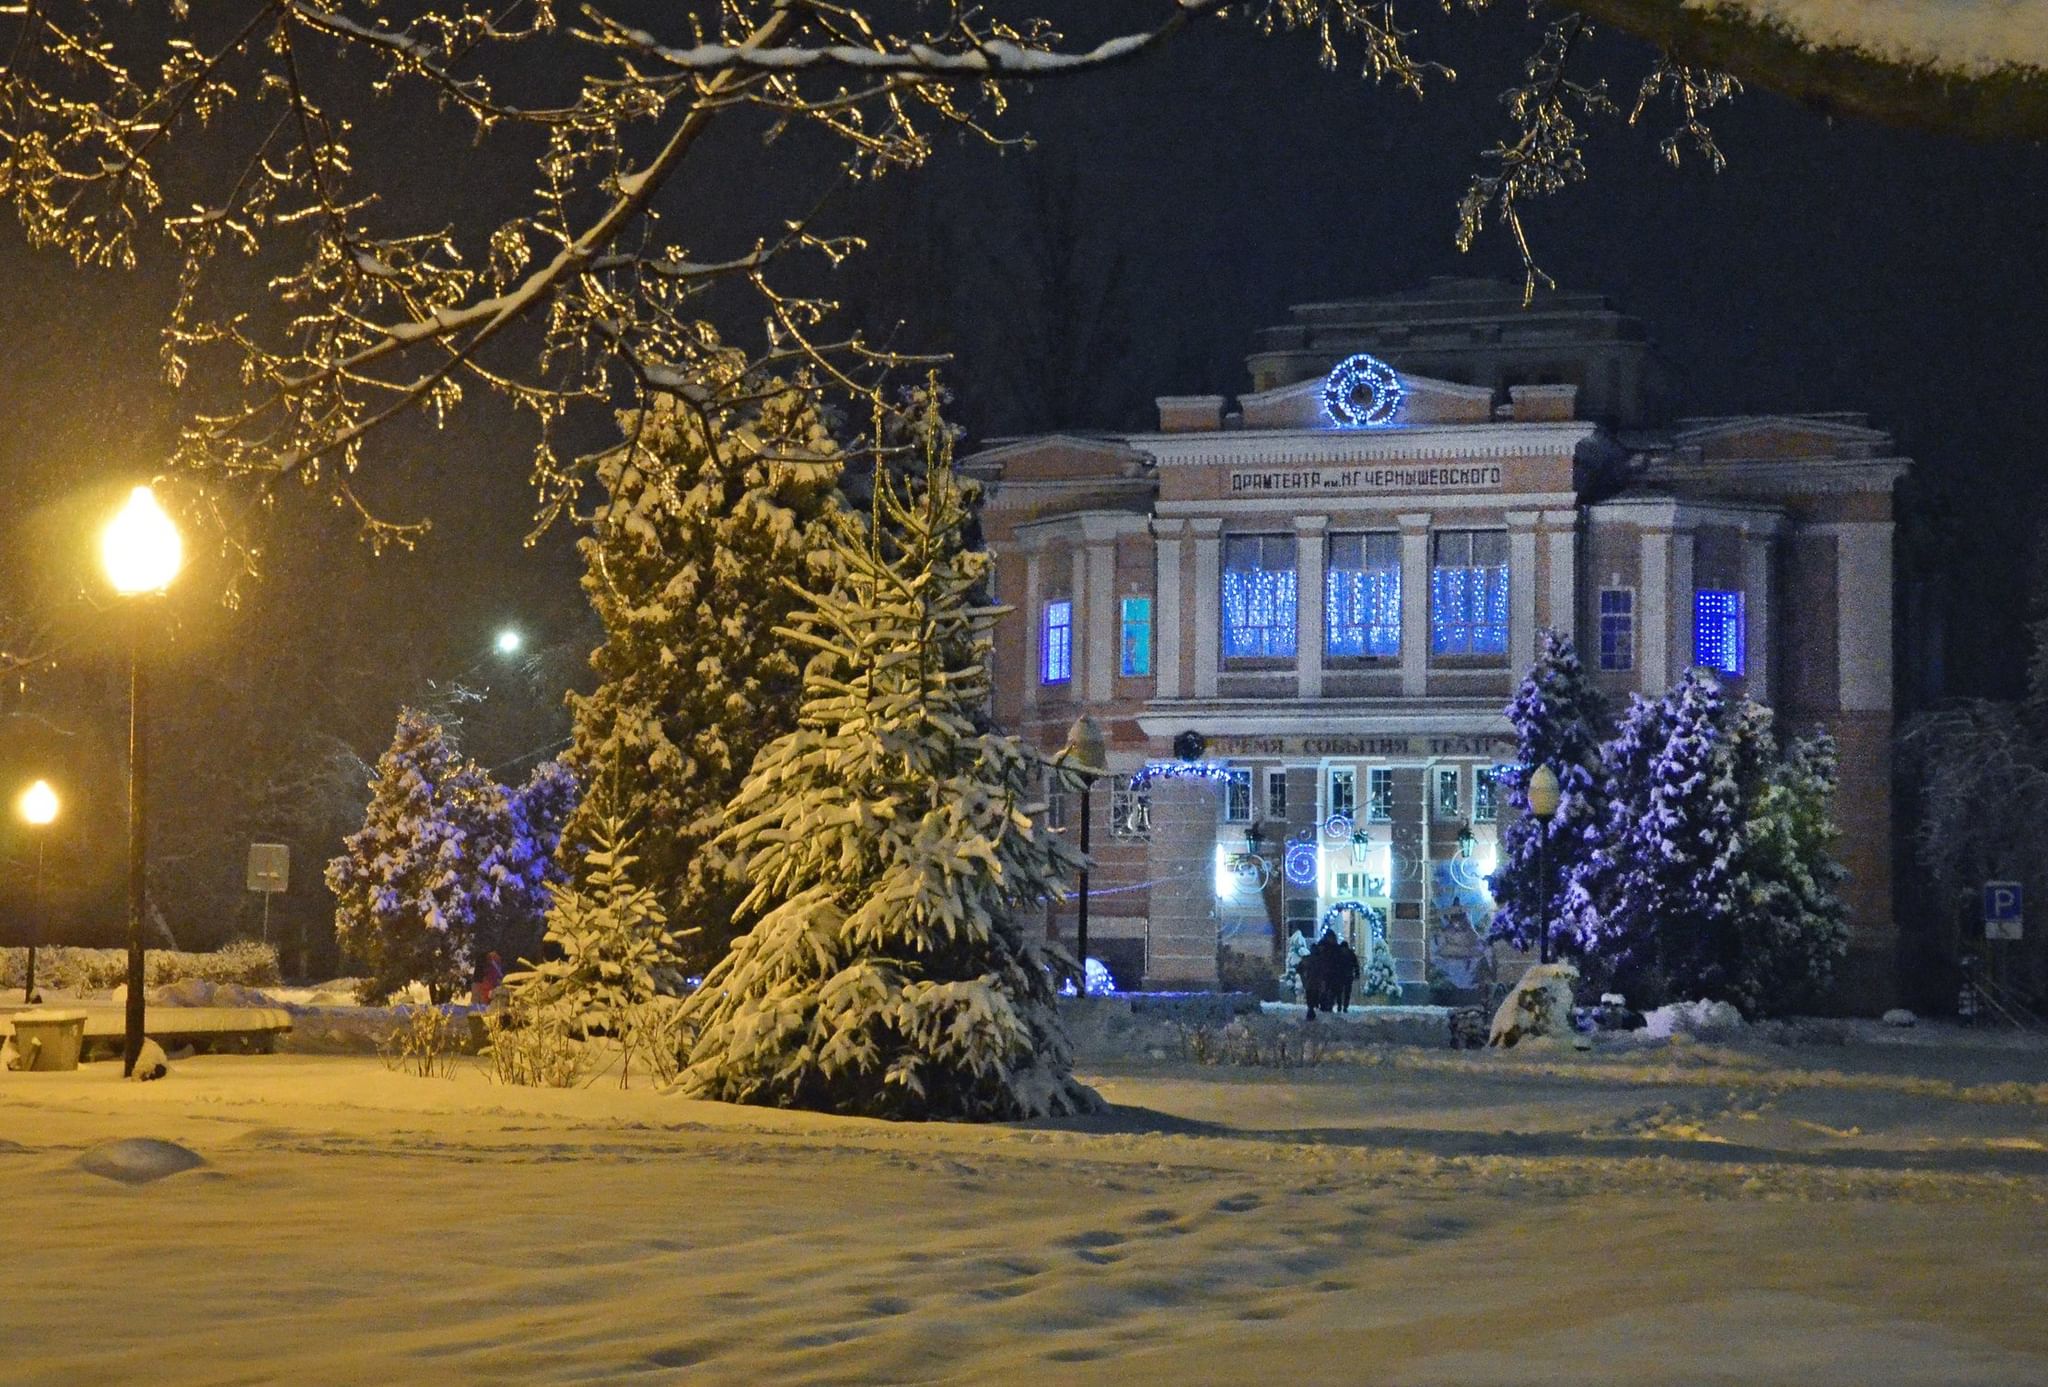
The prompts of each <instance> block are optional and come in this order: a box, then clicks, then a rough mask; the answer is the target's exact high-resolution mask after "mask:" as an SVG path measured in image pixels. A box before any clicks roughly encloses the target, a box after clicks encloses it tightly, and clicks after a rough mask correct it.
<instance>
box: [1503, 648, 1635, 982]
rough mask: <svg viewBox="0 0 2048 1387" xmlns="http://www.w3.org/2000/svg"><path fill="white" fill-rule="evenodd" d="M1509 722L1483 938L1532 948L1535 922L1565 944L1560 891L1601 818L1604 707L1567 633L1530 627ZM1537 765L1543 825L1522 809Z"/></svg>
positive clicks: (1569, 948) (1568, 938)
mask: <svg viewBox="0 0 2048 1387" xmlns="http://www.w3.org/2000/svg"><path fill="white" fill-rule="evenodd" d="M1507 717H1508V721H1509V722H1510V723H1512V724H1513V725H1514V729H1515V768H1514V770H1513V771H1512V772H1508V773H1504V775H1503V777H1502V778H1503V781H1504V788H1505V789H1506V791H1507V806H1506V807H1507V811H1508V812H1507V813H1506V814H1505V815H1504V816H1503V817H1502V824H1503V826H1502V828H1501V835H1500V867H1499V869H1498V870H1496V871H1495V872H1494V874H1493V877H1492V880H1491V882H1490V883H1489V885H1490V887H1491V890H1492V893H1493V898H1494V900H1495V901H1497V902H1498V903H1499V904H1498V906H1497V907H1496V909H1495V911H1494V916H1493V924H1492V928H1491V934H1492V937H1493V938H1495V939H1504V940H1507V941H1508V942H1509V943H1511V944H1513V945H1514V946H1515V947H1516V948H1518V949H1528V950H1535V949H1536V948H1537V945H1538V943H1539V940H1540V936H1541V931H1542V930H1543V928H1544V926H1545V922H1546V921H1547V922H1549V924H1550V926H1551V928H1552V930H1553V938H1554V939H1555V941H1556V943H1557V944H1558V946H1559V947H1560V948H1563V949H1564V950H1565V951H1566V952H1576V949H1575V936H1573V935H1572V934H1570V933H1569V932H1567V931H1559V930H1557V928H1556V926H1557V922H1558V921H1559V920H1560V919H1561V918H1563V917H1564V915H1565V913H1566V897H1567V896H1568V894H1569V892H1570V889H1571V884H1572V882H1573V880H1574V879H1575V877H1576V876H1577V875H1578V873H1579V870H1580V868H1581V866H1582V865H1583V864H1584V863H1585V861H1586V860H1587V858H1588V857H1589V856H1590V854H1591V853H1592V852H1593V851H1594V849H1595V848H1596V847H1597V846H1598V844H1599V841H1600V836H1601V833H1602V832H1603V830H1604V828H1605V826H1606V815H1607V803H1606V801H1607V795H1606V788H1605V787H1606V780H1605V779H1604V777H1603V776H1602V774H1601V765H1600V748H1601V737H1602V733H1603V731H1604V730H1605V726H1606V720H1607V712H1606V704H1605V701H1604V700H1603V699H1602V698H1601V697H1600V692H1599V690H1597V689H1595V688H1594V687H1593V682H1592V680H1591V679H1589V678H1588V677H1587V675H1586V668H1585V665H1584V664H1583V663H1581V662H1580V660H1579V654H1578V651H1577V650H1576V649H1575V648H1574V646H1573V644H1572V638H1571V637H1570V636H1568V635H1565V634H1563V633H1562V632H1559V631H1553V630H1548V629H1546V630H1544V631H1542V632H1540V633H1539V634H1538V638H1537V650H1536V662H1535V663H1534V664H1533V665H1531V666H1530V667H1529V673H1528V676H1527V677H1526V678H1524V679H1523V680H1522V684H1521V687H1520V688H1519V689H1518V690H1517V691H1516V693H1515V697H1514V701H1513V702H1511V703H1510V704H1508V707H1507ZM1538 766H1549V767H1550V768H1551V770H1552V771H1554V772H1556V774H1557V783H1558V790H1559V796H1558V807H1557V812H1556V813H1555V814H1554V815H1552V816H1551V818H1550V822H1549V824H1548V825H1545V824H1544V822H1543V821H1542V820H1540V819H1538V818H1537V817H1536V816H1535V815H1533V814H1531V813H1530V812H1529V786H1528V779H1529V776H1530V775H1531V774H1533V773H1534V771H1535V769H1536V767H1538Z"/></svg>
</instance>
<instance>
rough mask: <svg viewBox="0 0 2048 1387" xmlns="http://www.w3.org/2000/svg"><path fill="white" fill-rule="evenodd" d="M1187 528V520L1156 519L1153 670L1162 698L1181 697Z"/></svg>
mask: <svg viewBox="0 0 2048 1387" xmlns="http://www.w3.org/2000/svg"><path fill="white" fill-rule="evenodd" d="M1186 530H1187V524H1186V522H1185V521H1180V520H1155V521H1153V522H1152V534H1153V536H1154V537H1155V538H1156V540H1157V541H1158V546H1159V564H1158V572H1159V591H1158V592H1157V593H1156V594H1155V595H1154V597H1153V601H1154V602H1155V603H1156V604H1157V606H1156V611H1157V624H1156V625H1154V626H1153V628H1152V631H1153V635H1152V639H1153V642H1154V644H1155V649H1154V651H1153V655H1154V656H1155V658H1156V660H1157V663H1156V664H1155V665H1154V667H1153V670H1154V673H1155V675H1156V677H1157V678H1158V681H1159V682H1158V684H1157V685H1156V688H1157V690H1158V693H1157V697H1159V698H1179V697H1180V631H1181V602H1180V551H1181V535H1182V534H1183V533H1184V532H1185V531H1186Z"/></svg>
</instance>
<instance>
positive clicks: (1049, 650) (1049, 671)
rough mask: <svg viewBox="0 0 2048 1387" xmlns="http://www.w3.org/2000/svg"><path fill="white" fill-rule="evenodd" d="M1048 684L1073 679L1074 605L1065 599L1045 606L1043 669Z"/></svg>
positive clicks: (1061, 682)
mask: <svg viewBox="0 0 2048 1387" xmlns="http://www.w3.org/2000/svg"><path fill="white" fill-rule="evenodd" d="M1043 676H1044V680H1045V682H1046V683H1048V684H1064V683H1066V682H1067V681H1068V680H1070V679H1072V678H1073V677H1074V604H1073V603H1072V602H1071V601H1069V600H1067V599H1066V598H1064V597H1063V598H1061V599H1060V600H1059V601H1057V602H1048V603H1046V604H1045V668H1044V670H1043Z"/></svg>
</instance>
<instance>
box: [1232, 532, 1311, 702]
mask: <svg viewBox="0 0 2048 1387" xmlns="http://www.w3.org/2000/svg"><path fill="white" fill-rule="evenodd" d="M1248 544H1257V545H1258V562H1257V564H1256V565H1255V566H1254V567H1252V568H1242V567H1232V564H1231V554H1232V551H1233V549H1236V550H1237V551H1239V552H1242V550H1243V546H1245V545H1248ZM1269 546H1271V547H1270V548H1269ZM1281 551H1284V552H1285V553H1286V555H1287V558H1288V565H1287V567H1286V568H1284V569H1283V568H1279V567H1269V566H1268V565H1267V558H1268V556H1269V554H1273V553H1278V552H1281ZM1247 573H1251V574H1258V575H1261V576H1263V575H1265V574H1279V573H1285V574H1287V576H1288V582H1287V584H1286V589H1287V591H1286V598H1287V600H1286V608H1287V611H1286V615H1285V617H1284V618H1283V617H1282V616H1281V615H1280V613H1279V611H1278V610H1277V609H1276V610H1275V612H1274V619H1273V621H1272V622H1270V623H1268V624H1265V625H1259V626H1249V625H1248V626H1245V627H1243V628H1238V627H1235V626H1233V625H1232V623H1231V620H1230V613H1231V605H1232V604H1231V599H1230V587H1231V579H1232V577H1233V576H1235V575H1239V574H1247ZM1274 600H1275V603H1276V608H1277V604H1278V603H1279V600H1280V599H1279V597H1278V596H1277V595H1276V597H1275V599H1274ZM1248 605H1249V604H1248ZM1300 626H1301V547H1300V544H1299V542H1298V541H1297V540H1296V537H1295V536H1294V535H1292V534H1284V533H1279V532H1274V531H1263V530H1261V531H1253V532H1250V533H1246V534H1233V535H1225V536H1223V543H1222V546H1221V562H1220V563H1219V565H1218V571H1217V588H1216V650H1217V658H1218V660H1219V661H1220V662H1221V666H1222V667H1223V668H1225V669H1258V668H1267V669H1271V668H1278V667H1281V666H1286V665H1292V664H1293V663H1294V662H1295V661H1296V660H1298V659H1300V657H1301V634H1300ZM1234 636H1238V637H1242V638H1243V639H1233V637H1234ZM1246 644H1249V645H1256V647H1257V648H1256V649H1240V650H1233V648H1232V647H1233V646H1234V645H1246ZM1283 646H1284V648H1281V647H1283Z"/></svg>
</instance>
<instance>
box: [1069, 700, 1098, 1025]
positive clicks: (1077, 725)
mask: <svg viewBox="0 0 2048 1387" xmlns="http://www.w3.org/2000/svg"><path fill="white" fill-rule="evenodd" d="M1060 759H1061V760H1062V761H1063V762H1065V763H1066V768H1067V769H1068V770H1070V771H1072V772H1073V773H1074V774H1075V775H1078V776H1079V777H1080V778H1081V881H1080V889H1081V893H1080V897H1079V899H1078V901H1077V902H1076V904H1075V907H1074V914H1075V918H1074V952H1075V953H1076V954H1077V955H1078V956H1079V961H1080V964H1081V978H1080V981H1079V982H1078V983H1076V984H1075V991H1076V992H1077V993H1078V994H1079V995H1080V996H1083V997H1085V996H1087V995H1088V867H1089V862H1088V821H1089V813H1088V805H1089V801H1091V800H1092V799H1094V798H1095V782H1096V780H1097V779H1099V778H1100V777H1102V776H1103V775H1105V774H1107V773H1108V772H1107V769H1106V768H1105V767H1104V765H1103V762H1105V761H1107V760H1108V759H1109V747H1108V745H1107V744H1106V743H1105V742H1104V741H1103V737H1102V728H1101V727H1100V726H1098V725H1097V724H1096V721H1095V719H1094V718H1091V717H1089V716H1088V715H1087V714H1086V713H1083V714H1082V715H1081V716H1080V717H1078V718H1075V719H1074V725H1073V726H1072V727H1070V728H1068V729H1067V747H1066V750H1065V751H1063V752H1061V753H1060Z"/></svg>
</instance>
